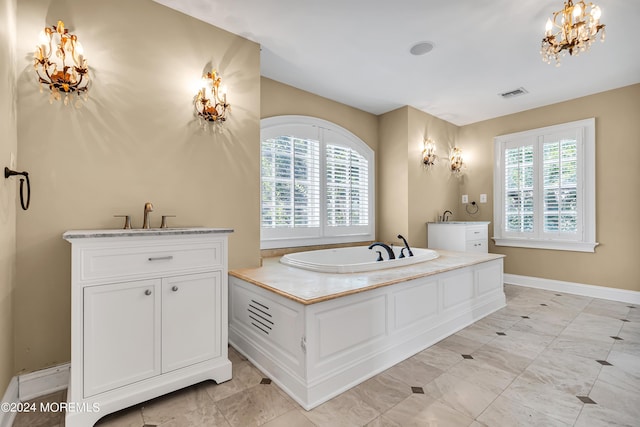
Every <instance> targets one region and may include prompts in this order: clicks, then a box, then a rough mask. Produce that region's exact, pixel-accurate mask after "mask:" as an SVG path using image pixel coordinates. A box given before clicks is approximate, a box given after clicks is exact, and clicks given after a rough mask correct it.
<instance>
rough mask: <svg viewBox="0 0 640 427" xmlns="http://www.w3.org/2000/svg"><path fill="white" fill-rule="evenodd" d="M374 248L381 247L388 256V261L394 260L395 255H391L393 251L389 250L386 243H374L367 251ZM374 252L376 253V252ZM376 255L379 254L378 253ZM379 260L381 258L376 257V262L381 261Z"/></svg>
mask: <svg viewBox="0 0 640 427" xmlns="http://www.w3.org/2000/svg"><path fill="white" fill-rule="evenodd" d="M376 246H380V247H383V248H384V249H385V250H386V251H387V254H389V259H396V255H395V254H394V253H393V249H391V248H390V247H389V245H387V244H386V243H382V242H375V243H372V244H371V245H370V246H369V249H373V248H374V247H376ZM376 252H378V251H376ZM378 253H380V252H378ZM380 258H381V257H378V261H381V259H380Z"/></svg>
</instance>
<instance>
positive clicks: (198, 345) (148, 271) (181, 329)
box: [64, 229, 231, 427]
mask: <svg viewBox="0 0 640 427" xmlns="http://www.w3.org/2000/svg"><path fill="white" fill-rule="evenodd" d="M189 230H193V232H192V233H189V232H188V231H184V230H182V231H180V232H177V231H176V232H172V231H171V230H170V229H169V230H166V231H165V230H163V231H153V230H152V231H148V230H145V231H142V230H121V231H120V232H119V233H118V232H116V231H115V230H114V231H112V233H107V232H101V233H94V234H91V232H73V231H71V232H67V233H65V236H64V238H65V239H67V240H68V241H70V242H71V243H72V332H71V347H72V348H71V378H70V385H69V391H68V401H69V402H73V404H74V405H77V404H85V405H89V406H90V407H94V406H93V405H97V408H99V411H97V412H95V411H78V412H69V411H68V412H67V418H66V425H67V426H70V427H73V426H88V425H93V423H95V422H96V421H97V420H98V419H99V418H101V417H103V416H104V415H106V414H108V413H111V412H115V411H118V410H120V409H123V408H126V407H128V406H131V405H134V404H137V403H140V402H143V401H146V400H149V399H152V398H154V397H157V396H160V395H162V394H166V393H168V392H171V391H174V390H177V389H179V388H183V387H186V386H189V385H192V384H195V383H197V382H201V381H204V380H207V379H213V380H215V381H216V382H218V383H220V382H223V381H227V380H229V379H231V362H230V361H229V359H228V354H227V341H228V338H227V336H228V335H227V334H228V333H227V324H228V321H227V309H228V308H227V304H228V303H227V298H228V297H227V235H228V233H229V232H231V230H226V229H189ZM83 233H84V234H83Z"/></svg>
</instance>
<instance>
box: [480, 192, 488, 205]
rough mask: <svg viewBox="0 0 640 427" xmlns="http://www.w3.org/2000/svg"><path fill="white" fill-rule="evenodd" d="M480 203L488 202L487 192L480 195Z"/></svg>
mask: <svg viewBox="0 0 640 427" xmlns="http://www.w3.org/2000/svg"><path fill="white" fill-rule="evenodd" d="M480 203H487V195H486V194H481V195H480Z"/></svg>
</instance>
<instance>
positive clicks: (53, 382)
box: [18, 363, 71, 402]
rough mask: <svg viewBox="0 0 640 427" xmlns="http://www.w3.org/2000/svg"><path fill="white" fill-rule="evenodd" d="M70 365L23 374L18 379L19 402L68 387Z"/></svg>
mask: <svg viewBox="0 0 640 427" xmlns="http://www.w3.org/2000/svg"><path fill="white" fill-rule="evenodd" d="M70 366H71V364H70V363H64V364H62V365H58V366H52V367H51V368H46V369H41V370H39V371H35V372H30V373H28V374H23V375H20V376H19V377H18V386H19V395H18V397H19V399H20V401H21V402H25V401H27V400H31V399H35V398H36V397H40V396H45V395H47V394H51V393H55V392H56V391H60V390H64V389H65V388H67V387H68V386H69V368H70Z"/></svg>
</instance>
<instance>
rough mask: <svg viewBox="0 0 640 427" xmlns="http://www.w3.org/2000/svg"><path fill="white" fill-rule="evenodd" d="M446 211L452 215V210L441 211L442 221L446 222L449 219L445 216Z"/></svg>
mask: <svg viewBox="0 0 640 427" xmlns="http://www.w3.org/2000/svg"><path fill="white" fill-rule="evenodd" d="M447 212H449V213H450V214H451V215H453V212H451V211H449V210H447V211H444V212H443V213H442V222H447V221H449V218H447Z"/></svg>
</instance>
